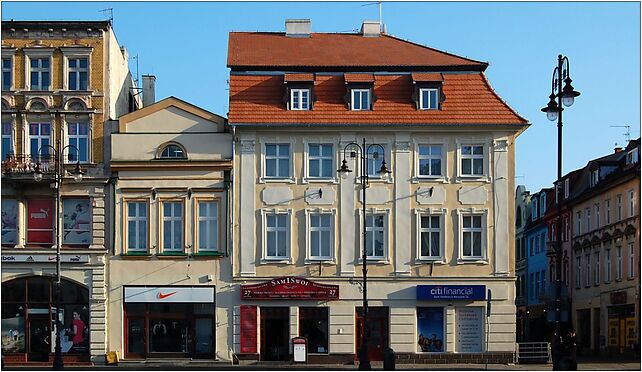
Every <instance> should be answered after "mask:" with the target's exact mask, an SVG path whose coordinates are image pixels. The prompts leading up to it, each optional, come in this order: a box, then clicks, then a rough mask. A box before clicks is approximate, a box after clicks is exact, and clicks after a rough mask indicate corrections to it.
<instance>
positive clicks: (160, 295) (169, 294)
mask: <svg viewBox="0 0 642 372" xmlns="http://www.w3.org/2000/svg"><path fill="white" fill-rule="evenodd" d="M175 294H176V292H170V293H166V294H165V293H163V292H158V298H159V299H161V300H162V299H163V298H167V297H169V296H171V295H175Z"/></svg>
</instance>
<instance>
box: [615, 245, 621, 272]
mask: <svg viewBox="0 0 642 372" xmlns="http://www.w3.org/2000/svg"><path fill="white" fill-rule="evenodd" d="M615 255H616V259H617V261H616V263H615V280H622V247H616V248H615Z"/></svg>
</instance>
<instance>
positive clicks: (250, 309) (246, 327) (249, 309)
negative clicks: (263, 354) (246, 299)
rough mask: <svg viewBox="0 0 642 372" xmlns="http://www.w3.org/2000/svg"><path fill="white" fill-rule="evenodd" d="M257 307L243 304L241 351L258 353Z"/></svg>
mask: <svg viewBox="0 0 642 372" xmlns="http://www.w3.org/2000/svg"><path fill="white" fill-rule="evenodd" d="M256 314H257V307H256V306H252V305H241V353H242V354H256V353H257V337H256V336H257V321H256V320H257V315H256Z"/></svg>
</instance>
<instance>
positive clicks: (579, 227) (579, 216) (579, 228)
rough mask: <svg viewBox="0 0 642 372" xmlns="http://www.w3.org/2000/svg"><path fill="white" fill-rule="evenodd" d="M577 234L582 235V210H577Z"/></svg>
mask: <svg viewBox="0 0 642 372" xmlns="http://www.w3.org/2000/svg"><path fill="white" fill-rule="evenodd" d="M576 220H577V235H582V211H577V218H576Z"/></svg>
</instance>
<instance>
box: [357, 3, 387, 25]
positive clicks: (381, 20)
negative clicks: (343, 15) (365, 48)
mask: <svg viewBox="0 0 642 372" xmlns="http://www.w3.org/2000/svg"><path fill="white" fill-rule="evenodd" d="M370 5H378V6H379V31H380V32H383V30H384V27H383V13H382V11H381V1H377V2H375V3H367V4H363V5H361V6H370Z"/></svg>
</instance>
